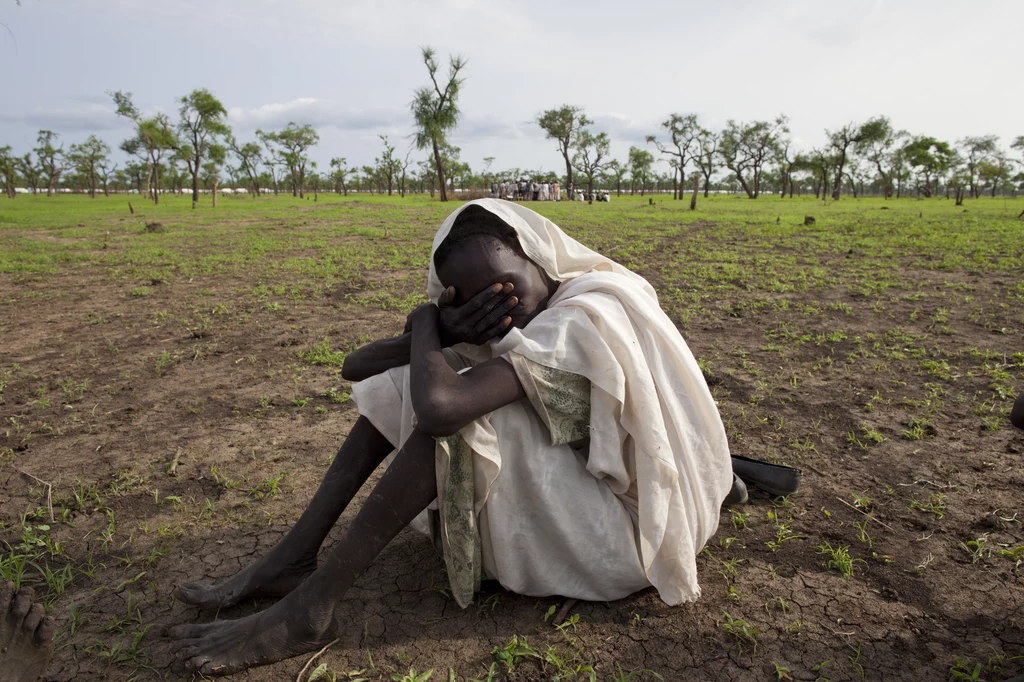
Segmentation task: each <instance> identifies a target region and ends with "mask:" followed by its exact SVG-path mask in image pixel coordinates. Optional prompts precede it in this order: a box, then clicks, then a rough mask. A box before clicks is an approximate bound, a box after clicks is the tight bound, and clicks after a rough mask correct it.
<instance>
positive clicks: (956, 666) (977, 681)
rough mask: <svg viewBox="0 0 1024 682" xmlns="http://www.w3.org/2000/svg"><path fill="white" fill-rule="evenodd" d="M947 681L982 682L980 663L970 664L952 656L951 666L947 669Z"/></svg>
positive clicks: (967, 660)
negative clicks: (971, 681)
mask: <svg viewBox="0 0 1024 682" xmlns="http://www.w3.org/2000/svg"><path fill="white" fill-rule="evenodd" d="M949 679H950V680H951V681H953V680H973V681H974V682H984V679H983V678H982V677H981V663H974V664H972V663H971V661H970V660H969V659H966V658H960V657H959V656H954V657H953V665H952V666H950V668H949Z"/></svg>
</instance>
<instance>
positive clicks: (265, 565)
mask: <svg viewBox="0 0 1024 682" xmlns="http://www.w3.org/2000/svg"><path fill="white" fill-rule="evenodd" d="M315 570H316V555H313V556H312V557H309V558H299V559H296V558H294V557H290V556H287V552H286V551H282V546H281V545H278V546H277V547H275V548H274V549H272V550H270V551H269V552H267V553H266V554H265V555H263V556H261V557H260V558H259V559H257V560H256V561H254V562H252V563H251V564H249V565H248V566H246V567H245V568H243V569H242V570H241V571H239V572H238V573H236V574H234V575H233V576H231V577H230V578H228V579H227V580H225V581H224V582H222V583H220V584H218V585H209V584H206V583H189V584H187V585H181V586H179V587H177V588H175V590H174V596H175V597H176V598H178V599H179V600H181V601H183V602H185V603H187V604H194V605H195V606H201V607H203V608H204V609H210V610H216V609H222V608H226V607H228V606H234V605H235V604H237V603H238V602H240V601H242V600H243V599H247V598H250V597H254V598H259V597H276V598H280V597H283V596H285V595H286V594H289V593H291V591H292V590H294V589H295V588H296V587H298V586H299V585H301V584H302V582H303V581H304V580H305V579H306V578H308V577H309V574H310V573H312V572H313V571H315Z"/></svg>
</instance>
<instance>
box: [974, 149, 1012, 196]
mask: <svg viewBox="0 0 1024 682" xmlns="http://www.w3.org/2000/svg"><path fill="white" fill-rule="evenodd" d="M1012 176H1013V166H1012V164H1011V162H1010V159H1008V158H1007V157H1006V155H1005V154H1003V153H1002V152H1001V151H999V150H996V152H995V153H994V154H992V155H991V156H989V157H988V158H986V159H982V160H981V161H979V162H978V188H977V189H978V196H981V189H982V187H986V186H987V187H989V188H990V190H991V192H992V196H993V197H994V196H995V195H996V190H997V189H999V188H1000V187H1001V186H1003V185H1005V184H1006V183H1007V182H1009V181H1010V180H1011V178H1012Z"/></svg>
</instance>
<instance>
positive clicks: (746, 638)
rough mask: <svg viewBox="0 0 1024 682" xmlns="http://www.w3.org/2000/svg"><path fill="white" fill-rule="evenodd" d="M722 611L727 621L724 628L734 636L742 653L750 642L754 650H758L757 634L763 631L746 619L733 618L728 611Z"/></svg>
mask: <svg viewBox="0 0 1024 682" xmlns="http://www.w3.org/2000/svg"><path fill="white" fill-rule="evenodd" d="M722 613H724V614H725V622H724V623H722V629H723V630H725V631H726V632H727V633H729V634H730V635H732V636H733V638H734V639H735V640H736V646H737V647H739V650H740V653H742V652H743V649H744V648H745V647H746V646H747V645H748V644H749V645H750V646H752V647H753V648H754V651H757V636H758V635H759V634H761V631H760V630H758V629H757V628H755V627H754V626H752V625H751V624H750V623H748V622H747V621H745V620H742V619H740V618H733V617H732V616H731V615H729V612H728V611H723V612H722Z"/></svg>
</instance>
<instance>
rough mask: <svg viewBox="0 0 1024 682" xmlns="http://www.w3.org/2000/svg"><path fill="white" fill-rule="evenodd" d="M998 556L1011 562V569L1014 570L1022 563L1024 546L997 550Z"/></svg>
mask: <svg viewBox="0 0 1024 682" xmlns="http://www.w3.org/2000/svg"><path fill="white" fill-rule="evenodd" d="M999 556H1001V557H1005V558H1007V559H1009V560H1010V561H1012V562H1013V568H1014V569H1015V570H1016V569H1018V568H1020V565H1021V564H1022V563H1024V545H1017V546H1016V547H1014V548H1012V549H1011V548H1010V547H1006V548H1005V549H1001V550H999Z"/></svg>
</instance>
